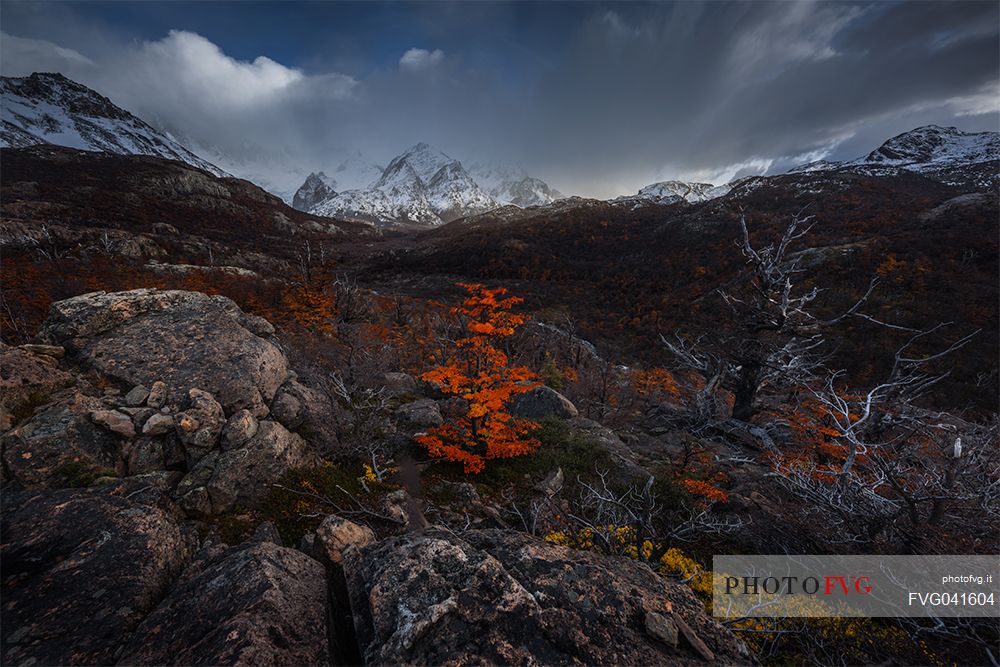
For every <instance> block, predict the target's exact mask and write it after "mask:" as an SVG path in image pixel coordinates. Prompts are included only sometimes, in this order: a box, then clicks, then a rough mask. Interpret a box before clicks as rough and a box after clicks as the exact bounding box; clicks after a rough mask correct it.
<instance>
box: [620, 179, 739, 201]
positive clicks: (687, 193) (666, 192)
mask: <svg viewBox="0 0 1000 667" xmlns="http://www.w3.org/2000/svg"><path fill="white" fill-rule="evenodd" d="M726 192H729V188H728V187H726V186H724V185H723V186H715V185H712V184H711V183H687V182H685V181H660V182H658V183H652V184H651V185H647V186H646V187H644V188H642V189H641V190H639V195H638V196H639V197H644V198H646V199H651V200H654V201H680V200H684V201H686V202H690V203H694V202H699V201H705V200H707V199H714V198H715V197H720V196H722V195H724V194H726Z"/></svg>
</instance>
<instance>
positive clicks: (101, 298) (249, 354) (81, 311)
mask: <svg viewBox="0 0 1000 667" xmlns="http://www.w3.org/2000/svg"><path fill="white" fill-rule="evenodd" d="M265 324H267V323H266V322H264V321H262V320H261V318H259V317H254V316H251V315H247V314H245V313H243V311H241V310H240V309H239V307H238V306H237V305H236V304H235V303H233V301H231V300H229V299H227V298H225V297H222V296H208V295H206V294H201V293H200V292H184V291H179V290H157V289H138V290H132V291H130V292H114V293H106V292H93V293H90V294H84V295H82V296H77V297H73V298H71V299H66V300H65V301H58V302H56V303H54V304H52V307H51V309H50V311H49V317H48V319H47V320H46V321H45V323H44V324H43V325H42V328H41V330H40V332H39V336H40V337H41V338H42V339H43V340H46V341H48V342H51V343H56V344H59V345H63V346H64V347H65V348H66V350H67V352H68V354H69V356H70V357H71V358H72V359H73V360H75V361H78V362H82V363H83V364H84V366H85V367H87V368H90V369H93V370H95V371H97V372H98V373H99V374H101V375H103V376H105V377H108V378H111V379H113V380H116V381H118V382H120V383H121V384H123V385H125V386H127V387H130V388H131V387H133V386H135V385H143V386H145V387H152V386H153V383H155V382H158V381H161V382H164V383H165V384H166V387H168V388H169V389H168V391H169V394H168V396H167V399H166V400H167V402H168V403H172V404H175V405H180V404H182V403H183V402H184V401H185V400H186V399H187V398H188V390H190V389H192V388H197V389H201V390H204V391H207V392H209V393H211V394H212V395H213V396H214V397H215V399H216V400H218V401H219V403H221V404H222V406H223V408H224V409H225V412H226V414H227V415H231V414H232V413H234V412H236V411H238V410H240V409H243V408H246V409H247V410H250V412H252V413H253V414H254V416H257V417H262V416H264V415H266V414H267V412H268V407H267V404H268V403H269V402H270V401H271V400H272V399H273V398H274V395H275V392H276V391H277V389H278V387H279V386H281V384H282V383H283V382H284V381H285V378H286V377H287V375H288V362H287V359H286V358H285V355H284V354H283V353H282V352H281V350H279V349H278V347H277V346H276V345H274V344H273V343H271V342H270V341H268V340H266V339H264V338H262V337H261V335H267V333H268V332H269V331H272V330H273V329H271V328H270V326H269V325H268V326H264V325H265Z"/></svg>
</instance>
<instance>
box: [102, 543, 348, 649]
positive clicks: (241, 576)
mask: <svg viewBox="0 0 1000 667" xmlns="http://www.w3.org/2000/svg"><path fill="white" fill-rule="evenodd" d="M328 614H329V605H328V603H327V586H326V574H325V573H324V572H323V566H322V565H320V564H319V563H317V562H316V561H315V560H313V559H311V558H309V557H308V556H306V555H304V554H303V553H301V552H299V551H297V550H295V549H288V548H285V547H282V546H279V545H277V544H274V543H272V542H270V541H261V542H255V543H251V544H248V545H244V546H240V547H229V548H227V547H224V546H222V545H215V546H210V547H208V548H207V549H204V550H203V551H202V552H199V554H198V557H197V558H196V560H195V561H194V562H193V563H192V564H191V565H190V566H189V567H188V568H187V569H186V570H185V571H184V573H183V574H182V575H181V577H180V579H179V580H178V581H177V583H176V584H174V585H173V586H172V587H171V589H170V592H169V593H168V594H167V596H166V597H165V598H164V599H163V601H162V602H161V603H160V604H159V605H158V606H157V607H156V609H155V610H153V611H152V613H150V614H149V615H148V616H147V617H146V618H145V619H144V620H143V621H142V623H141V624H140V625H139V627H138V628H137V629H136V631H135V633H134V634H133V635H132V636H131V638H130V639H129V640H128V643H127V644H126V646H125V648H124V651H123V654H122V655H121V657H119V658H118V660H117V663H116V664H122V665H165V664H170V665H243V666H249V665H329V664H330V653H329V643H328V640H327V619H328ZM105 662H107V663H114V662H115V661H105Z"/></svg>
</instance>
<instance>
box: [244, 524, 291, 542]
mask: <svg viewBox="0 0 1000 667" xmlns="http://www.w3.org/2000/svg"><path fill="white" fill-rule="evenodd" d="M249 541H250V542H270V543H271V544H277V545H278V546H279V547H280V546H283V545H282V542H281V533H279V532H278V527H277V526H275V525H274V524H273V523H271V522H270V521H265V522H263V523H261V524H260V525H259V526H257V528H256V529H255V530H254V531H253V535H252V536H251V537H250V540H249Z"/></svg>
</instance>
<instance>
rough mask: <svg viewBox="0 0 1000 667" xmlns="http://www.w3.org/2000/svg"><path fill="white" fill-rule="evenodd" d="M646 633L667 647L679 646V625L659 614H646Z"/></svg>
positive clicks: (651, 612)
mask: <svg viewBox="0 0 1000 667" xmlns="http://www.w3.org/2000/svg"><path fill="white" fill-rule="evenodd" d="M646 632H648V633H649V635H650V636H651V637H655V638H656V639H659V640H660V641H661V642H663V643H664V644H666V645H667V646H677V625H676V624H675V623H674V622H673V621H672V620H670V619H669V618H667V617H666V616H664V615H663V614H661V613H659V612H655V611H650V612H646Z"/></svg>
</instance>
